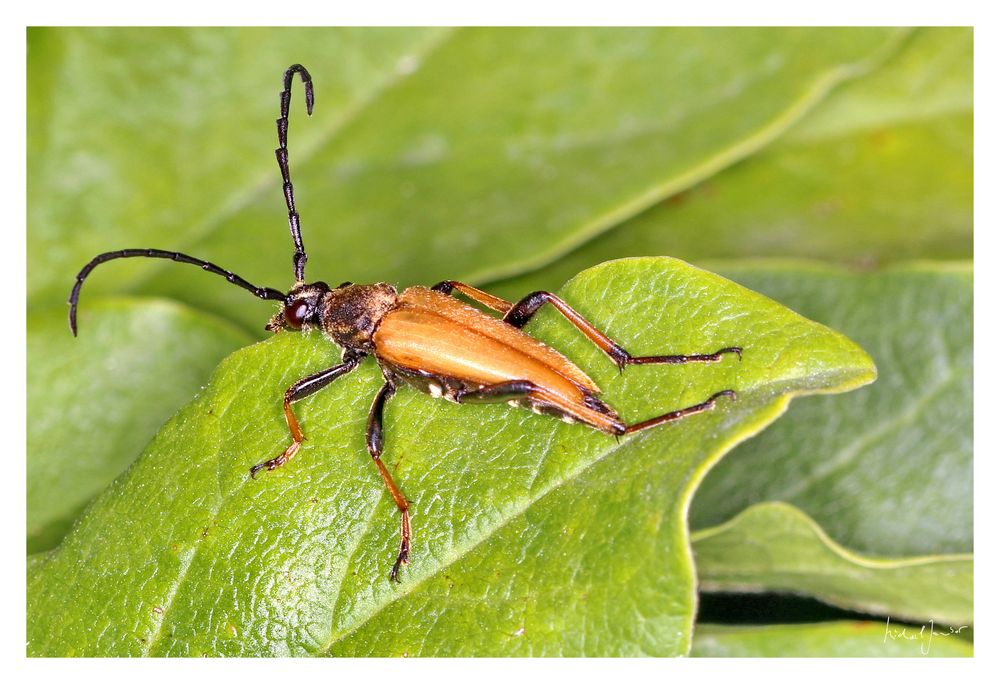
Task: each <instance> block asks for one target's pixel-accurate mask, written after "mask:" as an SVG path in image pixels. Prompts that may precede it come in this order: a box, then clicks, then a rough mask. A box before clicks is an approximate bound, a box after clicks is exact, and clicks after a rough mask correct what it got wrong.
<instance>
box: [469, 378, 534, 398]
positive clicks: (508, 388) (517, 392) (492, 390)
mask: <svg viewBox="0 0 1000 684" xmlns="http://www.w3.org/2000/svg"><path fill="white" fill-rule="evenodd" d="M537 389H538V385H536V384H535V383H533V382H530V381H529V380H511V381H510V382H501V383H498V384H496V385H487V386H486V387H483V388H481V389H476V390H459V392H457V393H456V394H455V401H457V402H458V403H459V404H472V403H476V402H482V403H484V404H485V403H493V402H500V401H510V400H511V399H520V398H522V397H527V396H529V395H530V394H531V393H532V392H534V391H536V390H537Z"/></svg>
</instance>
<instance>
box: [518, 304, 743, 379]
mask: <svg viewBox="0 0 1000 684" xmlns="http://www.w3.org/2000/svg"><path fill="white" fill-rule="evenodd" d="M545 303H549V304H551V305H552V306H554V307H555V308H556V310H557V311H558V312H559V313H561V314H562V315H563V316H564V317H565V318H566V319H567V320H568V321H569V322H570V323H572V324H573V325H574V326H576V328H577V329H578V330H579V331H580V332H582V333H583V334H584V335H586V336H587V339H589V340H590V341H591V342H593V343H594V344H595V345H596V346H597V348H598V349H600V350H601V351H602V352H604V353H605V354H607V355H608V357H610V358H611V360H612V361H614V362H615V364H617V366H618V368H619V369H623V368H625V366H628V365H633V364H634V365H639V364H647V363H668V364H678V363H699V362H700V363H710V362H714V361H719V360H721V359H722V355H723V354H736V355H737V356H738V357H740V358H742V357H743V348H742V347H723V348H722V349H720V350H719V351H717V352H714V353H712V354H671V355H665V356H632V355H631V354H629V353H628V352H627V351H625V349H624V347H622V346H621V345H619V344H618V343H617V342H615V341H614V340H612V339H611V338H610V337H608V336H607V335H605V334H604V333H603V332H601V331H600V330H598V329H597V327H595V326H594V324H593V323H591V322H590V321H588V320H587V319H586V318H584V317H583V316H581V315H580V314H579V313H577V312H576V311H575V310H574V309H573V308H572V307H571V306H570V305H569V304H567V303H566V302H564V301H563V300H562V299H560V298H559V297H557V296H556V295H554V294H552V293H551V292H545V291H543V290H540V291H538V292H532V293H531V294H529V295H528V296H526V297H524V298H523V299H521V300H520V301H519V302H517V303H516V304H514V305H513V306H512V307H511V308H510V310H509V311H507V313H506V314H504V317H503V320H504V321H505V322H507V323H510V324H511V325H513V326H514V327H515V328H523V327H524V326H525V324H526V323H527V322H528V321H529V320H531V317H532V316H534V315H535V314H536V313H537V312H538V310H539V309H540V308H541V307H542V305H543V304H545Z"/></svg>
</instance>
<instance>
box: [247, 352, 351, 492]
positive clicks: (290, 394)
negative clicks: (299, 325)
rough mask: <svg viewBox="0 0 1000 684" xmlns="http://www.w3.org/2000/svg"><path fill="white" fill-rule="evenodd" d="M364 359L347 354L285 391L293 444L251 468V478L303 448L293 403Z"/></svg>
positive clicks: (289, 457) (300, 429) (286, 420)
mask: <svg viewBox="0 0 1000 684" xmlns="http://www.w3.org/2000/svg"><path fill="white" fill-rule="evenodd" d="M364 357H365V355H364V354H356V353H347V352H345V353H344V362H343V363H341V364H338V365H336V366H334V367H333V368H327V369H326V370H324V371H320V372H319V373H313V374H312V375H307V376H306V377H304V378H302V379H301V380H299V381H298V382H296V383H295V384H294V385H292V386H291V387H289V388H288V390H286V391H285V422H286V423H287V424H288V432H289V433H291V435H292V443H291V444H289V445H288V448H287V449H285V451H284V453H282V454H281V455H280V456H278V457H277V458H272V459H271V460H270V461H264V462H263V463H258V464H257V465H255V466H254V467H253V468H251V469H250V477H253V478H255V477H257V473H258V472H260V471H261V470H263V469H264V468H267V469H268V470H274V469H275V468H279V467H281V466H283V465H284V464H285V463H287V462H288V461H289V460H291V458H292V457H293V456H295V454H296V453H298V451H299V447H300V446H302V441H303V440H304V439H305V435H304V434H302V428H301V427H299V421H298V420H296V418H295V413H294V412H293V411H292V402H295V401H298V400H299V399H304V398H305V397H308V396H309V395H310V394H313V393H315V392H318V391H319V390H321V389H323V388H324V387H326V386H327V385H329V384H330V383H331V382H333V381H334V380H336V379H337V378H339V377H340V376H342V375H346V374H347V373H350V372H351V371H352V370H354V369H355V368H357V367H358V364H359V363H361V359H363V358H364Z"/></svg>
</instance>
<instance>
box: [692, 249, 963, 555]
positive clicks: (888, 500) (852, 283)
mask: <svg viewBox="0 0 1000 684" xmlns="http://www.w3.org/2000/svg"><path fill="white" fill-rule="evenodd" d="M718 266H719V270H721V271H722V272H724V273H726V274H728V275H729V276H730V277H732V278H734V279H735V280H737V281H738V282H741V283H743V284H745V285H746V286H747V287H751V288H753V289H755V290H758V291H760V292H763V293H764V294H767V295H768V296H770V297H773V298H775V299H777V300H778V301H781V302H785V303H787V304H789V305H790V306H791V307H792V308H793V309H795V310H796V311H799V312H801V313H803V314H804V315H807V316H809V317H811V318H813V319H815V320H818V321H821V322H823V323H825V324H827V325H830V326H832V327H834V328H835V329H837V330H841V331H843V332H844V333H846V334H847V335H849V336H850V337H851V339H854V340H857V341H858V342H859V343H860V344H861V345H862V346H863V347H864V348H865V349H866V350H867V351H868V352H869V353H871V355H872V357H873V358H874V359H875V364H876V366H877V367H878V369H879V380H878V382H877V383H875V384H873V385H872V386H871V387H868V388H865V389H864V390H862V391H860V392H858V393H856V394H855V395H854V396H852V397H851V399H852V401H847V402H838V401H836V399H835V398H831V400H827V399H816V400H809V401H804V402H800V403H799V404H798V405H797V406H795V407H794V408H792V409H791V411H789V416H788V418H789V419H788V420H784V421H782V422H781V424H780V425H778V426H776V427H775V429H774V430H769V431H768V432H767V433H765V434H763V435H761V436H760V437H759V438H757V439H755V440H754V441H753V442H752V443H749V444H746V445H744V446H743V447H741V448H739V449H737V450H736V451H734V453H733V454H732V455H731V456H730V457H729V458H727V459H726V461H725V462H724V463H722V464H720V465H719V467H718V468H716V469H715V470H713V471H712V472H711V473H709V475H708V477H706V478H705V482H704V483H702V486H701V487H700V488H699V490H698V496H697V497H696V499H695V502H694V504H693V506H692V510H691V525H692V527H694V528H695V529H697V528H699V527H706V526H709V525H717V524H720V523H722V522H724V521H725V520H727V519H728V518H730V517H732V516H734V515H736V514H737V513H739V512H740V511H741V510H743V509H744V508H746V507H747V506H749V505H751V504H754V503H757V502H761V501H772V500H778V501H787V502H789V503H793V504H795V505H796V506H798V507H799V508H801V509H802V510H803V511H805V512H806V513H807V514H809V515H810V516H811V517H812V518H814V519H815V520H816V521H817V522H818V523H819V524H820V525H821V526H822V527H823V529H824V530H825V531H826V532H827V533H829V534H830V536H831V537H833V538H834V539H835V540H837V541H838V542H840V543H841V544H844V545H845V546H847V547H849V548H851V549H853V550H855V551H861V552H868V553H873V554H876V555H880V556H908V555H927V554H942V553H961V552H968V551H972V512H973V511H972V499H973V497H972V267H971V264H968V263H966V264H951V265H948V266H941V265H935V264H930V263H924V264H912V265H903V266H899V267H895V268H891V269H886V270H883V271H877V272H873V273H867V274H854V273H850V272H847V271H844V270H841V269H836V268H831V267H823V266H819V265H815V264H812V265H809V264H792V263H787V264H784V265H777V264H773V263H772V264H766V265H758V266H752V265H735V264H734V265H731V266H730V267H726V266H725V265H723V264H719V265H718Z"/></svg>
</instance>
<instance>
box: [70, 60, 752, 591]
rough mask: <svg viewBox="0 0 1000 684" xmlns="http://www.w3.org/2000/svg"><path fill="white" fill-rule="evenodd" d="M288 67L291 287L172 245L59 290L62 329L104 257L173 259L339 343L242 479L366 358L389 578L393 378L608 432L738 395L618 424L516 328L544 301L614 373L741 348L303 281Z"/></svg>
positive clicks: (284, 111) (444, 290)
mask: <svg viewBox="0 0 1000 684" xmlns="http://www.w3.org/2000/svg"><path fill="white" fill-rule="evenodd" d="M296 74H298V75H299V76H300V78H301V79H302V83H303V85H304V86H305V94H306V110H307V112H308V113H309V114H312V109H313V86H312V79H311V78H310V76H309V72H308V71H306V69H305V68H304V67H303V66H302V65H300V64H293V65H292V66H290V67H289V68H288V69H287V70H286V71H285V75H284V89H283V90H282V91H281V105H280V111H281V116H280V118H278V121H277V124H278V149H277V150H275V155H276V156H277V159H278V168H279V169H280V170H281V178H282V181H283V190H284V195H285V203H286V204H287V206H288V226H289V230H290V231H291V234H292V240H293V242H294V245H295V253H294V255H293V257H292V266H293V269H294V273H295V284H294V285H293V286H292V289H291V290H289V291H288V292H287V293H283V292H281V291H280V290H276V289H274V288H270V287H257V286H255V285H252V284H250V283H249V282H247V281H246V280H244V279H243V278H241V277H240V276H238V275H236V274H235V273H233V272H231V271H227V270H225V269H223V268H220V267H219V266H216V265H215V264H212V263H209V262H208V261H204V260H202V259H198V258H195V257H192V256H188V255H187V254H182V253H180V252H170V251H165V250H160V249H123V250H118V251H115V252H105V253H103V254H99V255H97V256H96V257H94V258H93V259H91V261H90V262H89V263H87V265H86V266H84V267H83V269H82V270H81V271H80V273H79V274H78V275H77V277H76V283H75V284H74V286H73V290H72V292H71V293H70V297H69V306H70V308H69V323H70V329H71V330H72V332H73V335H76V333H77V324H76V311H77V304H78V302H79V298H80V288H81V287H82V286H83V281H84V280H85V279H86V278H87V276H88V275H89V274H90V272H91V271H93V270H94V268H96V267H97V266H98V265H99V264H103V263H104V262H106V261H111V260H113V259H125V258H130V257H150V258H157V259H171V260H173V261H178V262H181V263H186V264H194V265H196V266H199V267H201V268H202V269H203V270H205V271H209V272H211V273H215V274H216V275H220V276H223V277H224V278H225V279H226V280H228V281H229V282H230V283H233V284H234V285H238V286H239V287H242V288H243V289H245V290H248V291H249V292H251V293H252V294H253V295H255V296H256V297H259V298H261V299H269V300H274V301H277V302H281V307H280V308H279V310H278V312H277V313H276V314H275V315H274V316H273V317H272V318H271V320H270V321H269V322H268V324H267V326H266V329H267V330H270V331H272V332H278V331H280V330H305V331H308V330H310V329H312V328H314V327H315V328H319V329H320V330H322V331H323V333H324V334H325V335H326V337H328V338H329V339H330V340H331V341H333V342H334V343H336V344H338V345H340V346H341V347H343V349H344V352H343V357H342V362H341V363H339V364H337V365H336V366H333V367H332V368H327V369H326V370H321V371H319V372H317V373H312V374H311V375H308V376H306V377H304V378H302V379H301V380H299V381H298V382H296V383H295V384H293V385H292V386H291V387H289V388H288V390H287V391H286V392H285V397H284V413H285V421H286V423H287V424H288V431H289V433H290V435H291V444H289V445H288V447H287V448H286V449H285V450H284V451H283V452H282V453H281V454H279V455H278V456H276V457H275V458H272V459H270V460H268V461H264V462H262V463H258V464H257V465H255V466H254V467H253V468H251V469H250V475H251V477H256V475H257V473H258V472H260V471H261V470H264V469H267V470H274V469H275V468H278V467H280V466H282V465H284V464H285V463H287V462H288V461H289V460H290V459H291V458H292V457H294V456H295V454H296V453H297V452H298V451H299V448H300V446H301V445H302V441H303V440H304V439H305V436H304V434H303V432H302V428H301V427H300V426H299V421H298V420H297V419H296V417H295V413H294V411H292V404H293V403H294V402H296V401H298V400H299V399H304V398H305V397H308V396H309V395H311V394H313V393H315V392H317V391H319V390H320V389H322V388H324V387H326V386H327V385H329V384H330V383H331V382H333V381H334V380H336V379H337V378H339V377H342V376H343V375H346V374H347V373H349V372H351V371H352V370H354V369H355V368H357V367H358V365H359V364H360V363H361V361H362V360H363V359H364V358H365V357H367V356H372V357H374V359H375V362H376V363H377V364H378V365H379V368H381V370H382V375H383V377H384V378H385V383H384V384H383V385H382V388H381V389H380V390H379V391H378V393H377V394H376V395H375V400H374V401H373V402H372V406H371V411H370V412H369V414H368V428H367V440H366V441H367V444H368V452H369V454H371V457H372V460H373V461H374V463H375V466H376V467H377V468H378V473H379V475H380V476H381V478H382V481H383V482H384V483H385V486H386V488H387V489H388V490H389V493H390V494H391V495H392V498H393V501H395V503H396V507H397V508H398V509H399V512H400V543H399V553H398V554H397V556H396V561H395V563H394V564H393V566H392V572H391V573H390V577H391V579H394V580H396V581H399V569H400V567H401V566H403V565H405V564H406V563H408V562H409V559H410V538H411V534H410V514H409V503H408V502H407V500H406V497H405V496H403V493H402V491H400V489H399V487H398V486H396V483H395V482H394V481H393V479H392V476H391V475H390V474H389V471H388V469H386V467H385V465H384V464H383V463H382V459H381V456H382V448H383V433H382V412H383V409H384V407H385V403H386V401H387V400H388V399H389V398H390V397H391V396H392V395H393V394H394V393H395V392H396V388H397V387H398V386H399V385H400V384H401V383H406V384H408V385H411V386H414V387H416V388H417V389H418V390H421V391H423V392H426V393H428V394H430V395H431V396H433V397H443V398H445V399H448V400H450V401H453V402H456V403H459V404H464V403H473V402H503V401H506V402H509V403H510V404H512V405H515V406H522V407H526V408H530V409H532V410H533V411H535V412H536V413H543V414H548V415H552V416H555V417H558V418H561V419H563V420H565V421H567V422H580V423H583V424H585V425H588V426H590V427H592V428H595V429H597V430H600V431H601V432H604V433H607V434H609V435H614V436H615V437H618V436H621V435H628V434H632V433H633V432H638V431H640V430H646V429H648V428H651V427H654V426H657V425H662V424H663V423H667V422H670V421H674V420H677V419H679V418H683V417H685V416H690V415H693V414H695V413H701V412H702V411H707V410H709V409H712V408H714V406H715V402H716V400H717V399H719V398H720V397H723V396H728V397H730V398H735V396H736V393H735V392H733V391H732V390H729V389H727V390H722V391H721V392H716V393H715V394H713V395H712V396H710V397H709V398H708V399H706V400H705V401H703V402H701V403H700V404H695V405H693V406H688V407H686V408H681V409H677V410H675V411H670V412H668V413H664V414H662V415H660V416H656V417H654V418H649V419H647V420H644V421H641V422H638V423H632V424H627V423H625V422H624V421H623V420H622V419H621V417H619V415H618V414H617V413H616V412H615V410H614V409H613V408H611V407H610V406H608V405H607V404H606V403H604V402H603V401H601V400H600V399H599V398H598V395H599V394H600V392H601V390H600V388H599V387H598V386H597V385H596V384H595V383H594V381H593V380H591V379H590V378H589V377H588V376H587V375H586V373H584V372H583V371H582V370H580V369H579V368H577V366H576V365H574V364H573V363H572V362H571V361H570V360H569V359H567V358H566V357H565V356H563V355H562V354H560V353H559V352H558V351H556V350H554V349H552V348H551V347H548V346H546V345H545V344H543V343H541V342H539V341H538V340H536V339H535V338H533V337H530V336H529V335H527V334H526V333H525V332H523V331H522V328H523V327H524V325H525V324H526V323H527V322H528V320H529V319H531V317H532V316H534V314H535V312H536V311H538V309H539V308H540V307H541V306H542V305H544V304H546V303H548V304H551V305H552V306H553V307H555V309H556V310H557V311H559V313H560V314H562V315H563V316H565V317H566V319H567V320H569V322H570V323H572V324H573V325H574V326H576V328H577V329H579V330H580V332H582V333H583V334H584V335H586V336H587V338H588V339H590V341H591V342H593V343H594V344H595V345H597V347H598V348H599V349H600V350H601V351H602V352H604V353H605V354H607V356H608V357H609V358H610V359H611V360H612V361H613V362H614V363H615V364H617V365H618V367H619V369H624V368H625V366H628V365H637V364H682V363H692V362H714V361H719V360H720V359H721V358H722V357H723V355H724V354H735V355H736V356H737V357H742V349H741V348H740V347H724V348H722V349H719V350H718V351H716V352H714V353H711V354H686V355H684V354H675V355H665V356H632V355H631V354H629V353H628V352H627V351H625V349H624V348H622V347H621V346H620V345H618V344H616V343H615V342H614V341H613V340H612V339H611V338H609V337H608V336H607V335H605V334H604V333H603V332H601V331H600V330H598V329H597V328H596V327H594V326H593V325H592V324H591V323H589V322H588V321H587V320H586V319H584V318H583V316H581V315H580V314H578V313H577V312H576V311H574V310H573V309H572V308H571V307H570V306H569V305H568V304H567V303H566V302H564V301H563V300H562V299H560V298H559V297H557V296H556V295H554V294H552V293H550V292H541V291H540V292H533V293H531V294H529V295H527V296H526V297H524V298H523V299H521V300H520V301H518V302H508V301H506V300H504V299H501V298H499V297H495V296H493V295H491V294H489V293H487V292H483V291H482V290H479V289H477V288H475V287H472V286H471V285H466V284H464V283H460V282H457V281H453V280H446V281H444V282H441V283H438V284H437V285H435V286H434V287H431V288H427V287H420V286H414V287H409V288H407V289H405V290H403V292H401V293H400V292H398V291H397V290H396V288H395V287H393V286H392V285H389V284H387V283H376V284H374V285H354V284H352V283H342V284H341V285H339V286H337V287H335V288H331V287H330V286H328V285H327V284H326V283H324V282H314V283H306V282H305V265H306V259H307V256H306V250H305V247H304V246H303V244H302V233H301V229H300V225H299V215H298V212H297V211H296V209H295V195H294V192H293V190H292V181H291V177H290V174H289V167H288V109H289V103H290V100H291V89H292V81H293V78H294V76H295V75H296ZM456 292H457V293H460V294H462V295H464V296H466V297H468V298H469V299H471V300H473V301H475V302H477V303H479V304H480V305H482V306H484V307H486V308H488V309H491V310H493V311H495V312H497V313H499V314H501V316H502V317H501V318H496V317H493V316H490V315H488V314H486V313H484V312H482V311H480V310H479V309H476V308H473V307H471V306H468V305H466V304H463V303H461V302H459V301H458V300H457V299H455V298H454V297H453V296H451V295H453V294H454V293H456Z"/></svg>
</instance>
